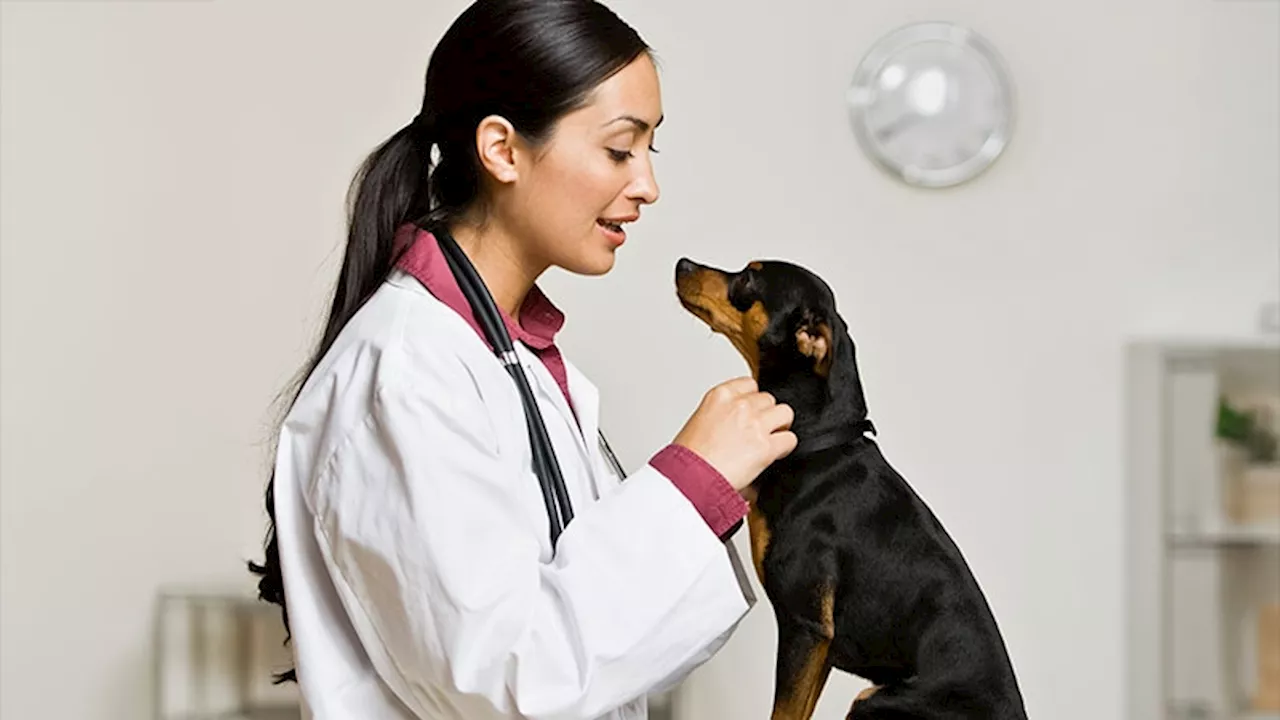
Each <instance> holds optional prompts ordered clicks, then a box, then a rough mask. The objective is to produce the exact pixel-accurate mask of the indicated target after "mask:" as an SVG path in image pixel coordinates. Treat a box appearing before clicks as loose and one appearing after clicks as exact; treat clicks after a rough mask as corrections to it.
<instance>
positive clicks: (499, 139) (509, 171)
mask: <svg viewBox="0 0 1280 720" xmlns="http://www.w3.org/2000/svg"><path fill="white" fill-rule="evenodd" d="M518 139H519V135H518V134H517V133H516V129H515V127H513V126H512V125H511V123H510V121H508V120H507V119H506V118H504V117H502V116H501V115H490V116H488V117H486V118H485V119H483V120H481V121H480V124H479V125H478V126H476V155H478V156H479V158H480V165H481V166H483V167H484V169H485V171H486V172H488V173H489V174H490V175H491V176H493V179H494V180H497V181H498V182H500V183H513V182H515V181H516V179H517V178H518V177H519V173H518V172H517V170H516V150H517V147H516V143H517V141H518Z"/></svg>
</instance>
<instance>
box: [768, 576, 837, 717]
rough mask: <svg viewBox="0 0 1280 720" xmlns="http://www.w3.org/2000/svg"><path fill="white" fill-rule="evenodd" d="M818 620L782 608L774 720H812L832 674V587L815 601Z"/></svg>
mask: <svg viewBox="0 0 1280 720" xmlns="http://www.w3.org/2000/svg"><path fill="white" fill-rule="evenodd" d="M816 600H817V605H816V608H815V609H816V610H817V613H816V615H817V617H812V616H811V615H809V614H808V613H805V615H803V616H796V615H793V614H791V612H790V611H789V610H788V609H786V608H782V609H779V610H776V611H775V612H776V615H777V619H778V661H777V677H776V680H775V683H776V684H775V686H774V700H773V716H772V720H809V718H811V717H812V716H813V710H814V708H815V707H817V705H818V697H819V696H821V695H822V688H823V687H825V686H826V684H827V677H828V676H829V675H830V674H831V660H830V658H829V657H828V651H829V650H830V648H831V639H832V638H833V637H835V624H834V621H833V620H832V607H833V597H832V590H831V588H830V587H829V586H827V587H826V588H824V589H823V590H822V591H821V596H820V597H819V598H817V599H816Z"/></svg>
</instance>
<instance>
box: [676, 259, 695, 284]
mask: <svg viewBox="0 0 1280 720" xmlns="http://www.w3.org/2000/svg"><path fill="white" fill-rule="evenodd" d="M697 269H698V264H697V263H695V262H694V261H692V260H690V259H689V258H684V257H682V258H680V260H679V261H678V262H677V263H676V279H679V278H681V277H683V276H685V275H688V274H689V273H691V272H693V271H694V270H697Z"/></svg>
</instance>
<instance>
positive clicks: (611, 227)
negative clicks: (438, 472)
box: [596, 218, 627, 245]
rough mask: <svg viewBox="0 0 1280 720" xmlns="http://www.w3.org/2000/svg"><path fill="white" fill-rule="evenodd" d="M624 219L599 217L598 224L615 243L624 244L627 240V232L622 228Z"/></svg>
mask: <svg viewBox="0 0 1280 720" xmlns="http://www.w3.org/2000/svg"><path fill="white" fill-rule="evenodd" d="M623 222H626V221H624V220H606V219H604V218H599V219H597V220H596V226H597V227H599V228H600V230H601V231H602V232H603V233H604V236H605V237H607V238H608V239H609V240H610V241H611V242H612V243H613V244H614V245H622V243H624V242H626V241H627V233H626V231H625V230H623V229H622V224H623Z"/></svg>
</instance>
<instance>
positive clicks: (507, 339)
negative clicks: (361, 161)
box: [432, 228, 626, 548]
mask: <svg viewBox="0 0 1280 720" xmlns="http://www.w3.org/2000/svg"><path fill="white" fill-rule="evenodd" d="M432 234H433V235H435V237H436V239H437V240H438V241H439V243H440V248H441V250H443V251H444V256H445V259H446V260H447V261H448V262H449V268H450V270H452V271H453V276H454V278H455V279H456V280H457V281H458V287H459V288H460V289H461V290H462V296H463V297H465V298H466V299H467V303H468V304H470V305H471V311H472V312H473V313H474V314H475V316H476V321H477V322H479V323H480V327H481V329H482V330H484V334H485V337H487V338H488V339H489V344H490V345H492V347H493V351H494V354H495V355H497V356H498V360H499V361H500V362H501V363H502V365H503V366H504V367H506V369H507V372H508V373H509V374H510V375H511V379H512V380H514V381H515V383H516V388H517V389H519V391H520V400H521V402H522V403H523V405H524V417H525V421H526V423H527V424H528V426H529V444H530V446H531V447H532V448H533V470H534V472H535V473H537V475H538V483H539V484H540V485H541V486H542V500H543V502H544V503H545V504H546V506H547V516H548V517H549V518H550V519H551V546H552V547H553V548H554V547H555V545H556V541H557V540H559V538H560V533H562V532H564V528H565V526H566V525H568V524H569V521H571V520H573V507H572V505H571V504H570V503H569V492H568V490H566V489H565V486H564V477H563V476H562V475H561V473H560V463H559V462H558V461H557V460H556V453H555V448H553V447H552V446H551V438H550V437H549V436H548V435H547V427H546V425H545V424H544V423H543V421H542V412H541V411H540V410H538V403H537V401H536V400H535V399H534V397H533V390H532V389H531V388H530V387H529V379H528V378H527V377H525V374H524V368H523V367H521V363H520V358H519V357H518V356H517V355H516V351H515V348H514V347H513V346H512V344H511V336H510V335H508V334H507V326H506V324H504V323H503V322H502V315H501V313H500V312H499V310H498V307H497V305H496V304H494V302H493V296H492V295H491V294H489V288H488V287H486V286H485V284H484V281H483V280H481V279H480V275H479V274H478V273H477V272H476V269H475V266H473V265H472V264H471V260H470V259H468V258H467V256H466V254H465V253H463V252H462V248H461V247H459V246H458V243H457V241H456V240H454V239H453V236H452V235H450V234H449V233H448V232H447V231H445V230H444V229H443V228H432ZM599 442H600V449H601V454H602V455H604V457H605V460H607V461H608V463H609V465H610V469H611V470H612V471H613V472H614V473H615V474H617V476H618V479H619V480H622V479H623V478H625V477H626V473H625V472H624V471H623V469H622V464H621V463H619V462H618V458H617V456H616V455H614V453H613V449H612V448H610V447H609V441H608V440H606V439H605V436H604V432H603V431H600V433H599Z"/></svg>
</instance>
